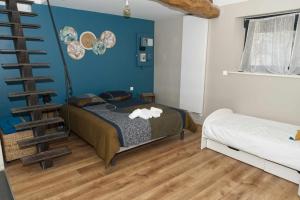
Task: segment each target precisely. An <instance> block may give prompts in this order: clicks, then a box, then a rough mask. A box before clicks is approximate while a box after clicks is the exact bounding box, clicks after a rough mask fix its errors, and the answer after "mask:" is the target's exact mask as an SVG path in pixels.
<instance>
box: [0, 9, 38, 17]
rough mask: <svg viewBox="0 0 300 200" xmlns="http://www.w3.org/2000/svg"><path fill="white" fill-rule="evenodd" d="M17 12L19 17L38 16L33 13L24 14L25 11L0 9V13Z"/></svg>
mask: <svg viewBox="0 0 300 200" xmlns="http://www.w3.org/2000/svg"><path fill="white" fill-rule="evenodd" d="M12 12H18V13H19V14H20V15H21V16H28V17H36V16H38V14H37V13H34V12H25V11H16V10H9V9H0V13H5V14H6V13H12Z"/></svg>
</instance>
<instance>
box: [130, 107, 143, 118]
mask: <svg viewBox="0 0 300 200" xmlns="http://www.w3.org/2000/svg"><path fill="white" fill-rule="evenodd" d="M140 114H141V109H136V110H134V111H133V112H132V113H131V114H130V115H129V118H130V119H135V118H137V117H139V116H140Z"/></svg>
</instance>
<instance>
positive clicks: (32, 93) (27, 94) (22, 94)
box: [8, 90, 56, 98]
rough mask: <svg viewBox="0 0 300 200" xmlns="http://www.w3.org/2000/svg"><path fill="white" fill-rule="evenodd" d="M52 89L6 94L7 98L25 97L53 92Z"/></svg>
mask: <svg viewBox="0 0 300 200" xmlns="http://www.w3.org/2000/svg"><path fill="white" fill-rule="evenodd" d="M55 93H56V92H55V91H54V90H35V91H25V92H12V93H10V94H9V95H8V97H9V98H17V97H26V96H30V95H42V94H55Z"/></svg>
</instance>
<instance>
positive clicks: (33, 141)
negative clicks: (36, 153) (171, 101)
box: [17, 132, 68, 148]
mask: <svg viewBox="0 0 300 200" xmlns="http://www.w3.org/2000/svg"><path fill="white" fill-rule="evenodd" d="M67 137H68V134H66V133H65V132H57V133H49V134H46V135H43V136H38V137H34V138H30V139H26V140H21V141H18V142H17V143H18V145H19V147H20V148H26V147H30V146H33V145H37V144H41V143H45V142H52V141H56V140H60V139H64V138H67Z"/></svg>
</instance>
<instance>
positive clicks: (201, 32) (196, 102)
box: [180, 16, 208, 114]
mask: <svg viewBox="0 0 300 200" xmlns="http://www.w3.org/2000/svg"><path fill="white" fill-rule="evenodd" d="M207 37H208V20H207V19H202V18H199V17H194V16H184V18H183V34H182V57H181V84H180V108H182V109H185V110H188V111H191V112H195V113H201V114H202V113H203V99H204V82H205V65H206V52H207Z"/></svg>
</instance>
